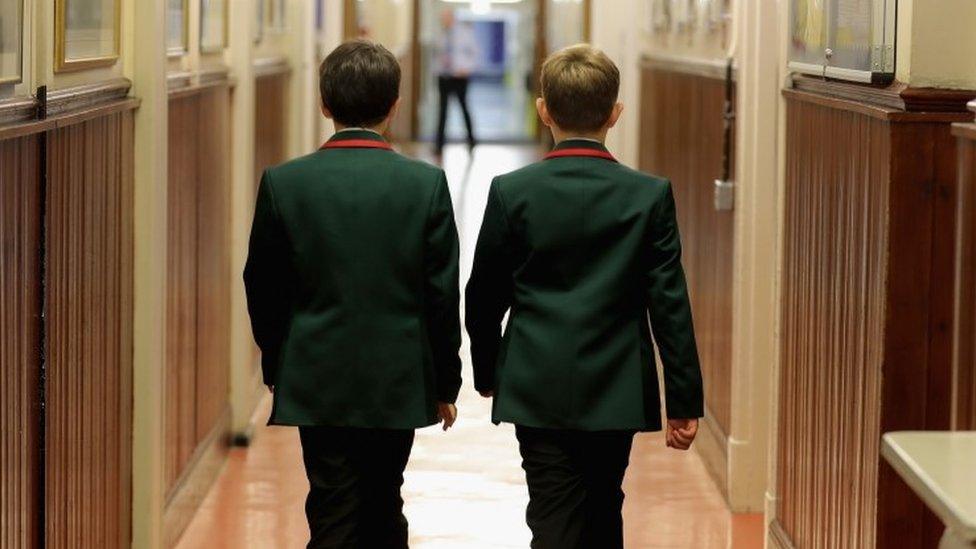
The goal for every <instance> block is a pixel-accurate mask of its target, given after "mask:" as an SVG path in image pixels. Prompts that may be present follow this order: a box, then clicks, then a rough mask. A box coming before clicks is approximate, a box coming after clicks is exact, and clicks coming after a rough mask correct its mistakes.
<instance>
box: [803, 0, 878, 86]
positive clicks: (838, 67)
mask: <svg viewBox="0 0 976 549" xmlns="http://www.w3.org/2000/svg"><path fill="white" fill-rule="evenodd" d="M896 6H897V0H790V62H789V67H790V69H791V70H794V71H797V72H802V73H806V74H814V75H817V76H825V77H829V78H839V79H842V80H853V81H856V82H871V83H885V82H890V81H891V80H893V79H894V76H895V22H896V17H897V13H896V11H897V8H896Z"/></svg>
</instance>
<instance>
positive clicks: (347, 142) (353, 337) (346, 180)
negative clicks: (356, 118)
mask: <svg viewBox="0 0 976 549" xmlns="http://www.w3.org/2000/svg"><path fill="white" fill-rule="evenodd" d="M244 283H245V288H246V291H247V304H248V312H249V313H250V317H251V326H252V329H253V332H254V339H255V340H256V341H257V343H258V346H259V347H260V348H261V354H262V356H261V363H262V369H263V373H264V382H265V383H266V384H267V385H269V386H274V406H273V411H272V414H271V419H270V420H269V423H272V424H283V425H319V426H348V427H365V428H388V429H410V428H416V427H422V426H425V425H431V424H433V423H436V422H437V413H436V403H437V401H442V402H454V401H455V399H456V398H457V394H458V390H459V388H460V385H461V373H460V371H461V363H460V359H459V357H458V349H459V347H460V339H461V335H460V332H461V328H460V318H459V313H458V306H459V290H458V239H457V229H456V228H455V224H454V214H453V209H452V206H451V197H450V193H449V190H448V186H447V180H446V178H445V176H444V172H443V171H442V170H440V169H438V168H435V167H433V166H430V165H428V164H424V163H422V162H418V161H415V160H410V159H408V158H405V157H403V156H401V155H399V154H397V153H396V152H394V151H393V150H392V148H391V147H390V146H389V144H388V143H387V142H386V141H384V140H383V138H382V137H380V136H379V135H378V134H375V133H372V132H368V131H344V132H340V133H337V134H336V135H335V136H333V137H332V139H330V140H329V141H328V142H327V143H326V144H325V145H324V146H323V148H322V149H321V150H319V151H317V152H315V153H312V154H310V155H308V156H304V157H302V158H298V159H296V160H293V161H291V162H288V163H286V164H283V165H281V166H277V167H274V168H271V169H269V170H267V171H266V172H265V173H264V176H263V177H262V179H261V185H260V188H259V190H258V196H257V204H256V207H255V213H254V224H253V226H252V229H251V239H250V247H249V250H248V258H247V265H246V267H245V269H244Z"/></svg>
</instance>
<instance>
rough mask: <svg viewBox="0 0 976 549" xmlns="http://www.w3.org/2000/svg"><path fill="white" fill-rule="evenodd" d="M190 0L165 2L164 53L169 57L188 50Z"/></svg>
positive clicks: (179, 54)
mask: <svg viewBox="0 0 976 549" xmlns="http://www.w3.org/2000/svg"><path fill="white" fill-rule="evenodd" d="M189 10H190V0H166V53H167V54H168V55H169V56H170V57H179V56H181V55H185V54H186V53H187V52H188V51H189V50H190V43H189V41H190V40H189V39H190V18H189Z"/></svg>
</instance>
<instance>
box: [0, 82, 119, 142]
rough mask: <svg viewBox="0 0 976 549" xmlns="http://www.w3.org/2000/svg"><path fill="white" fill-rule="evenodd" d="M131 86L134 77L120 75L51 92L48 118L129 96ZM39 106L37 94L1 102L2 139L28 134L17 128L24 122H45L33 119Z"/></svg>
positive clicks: (0, 132)
mask: <svg viewBox="0 0 976 549" xmlns="http://www.w3.org/2000/svg"><path fill="white" fill-rule="evenodd" d="M131 88H132V82H131V81H129V80H128V79H126V78H116V79H113V80H106V81H104V82H97V83H94V84H85V85H84V86H75V87H71V88H64V89H61V90H55V91H51V92H48V103H47V114H48V117H47V120H51V119H58V118H63V117H64V116H67V115H74V114H76V113H77V112H90V111H91V110H92V108H94V107H103V106H106V105H109V104H112V103H113V102H116V101H118V100H122V99H125V98H126V97H127V96H128V95H129V90H130V89H131ZM36 110H37V100H36V99H35V98H34V97H18V98H14V99H10V100H7V101H3V102H0V139H7V138H9V137H11V136H17V135H25V133H24V132H22V131H16V129H17V128H18V127H19V126H20V125H25V124H26V125H28V126H32V125H36V124H37V123H39V122H42V121H36V120H33V118H34V115H35V112H36ZM11 130H15V133H8V132H10V131H11ZM40 131H43V130H40ZM27 133H31V132H30V131H28V132H27Z"/></svg>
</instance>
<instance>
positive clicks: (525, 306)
mask: <svg viewBox="0 0 976 549" xmlns="http://www.w3.org/2000/svg"><path fill="white" fill-rule="evenodd" d="M506 311H510V312H509V317H508V322H507V325H506V327H505V332H504V336H503V335H502V334H501V321H502V318H503V316H504V315H505V312H506ZM465 317H466V325H467V329H468V333H469V334H470V336H471V355H472V358H473V361H474V376H475V387H476V388H477V389H478V390H479V391H482V392H484V391H488V390H494V391H495V399H494V409H493V413H492V418H493V420H494V421H495V422H500V421H505V422H511V423H516V424H520V425H525V426H530V427H544V428H559V429H578V430H612V429H635V430H658V429H660V428H661V412H660V406H661V403H660V397H659V396H658V395H659V392H658V378H657V372H656V368H655V366H654V348H653V343H652V337H651V332H650V330H649V329H648V328H649V326H648V318H649V319H650V328H651V329H652V330H653V332H654V337H653V341H655V342H656V343H657V345H658V349H659V351H660V354H661V358H662V360H663V362H664V385H665V387H664V389H665V396H666V401H667V413H668V416H670V417H671V418H675V419H677V418H695V417H700V416H701V415H702V408H703V404H702V380H701V372H700V370H699V365H698V351H697V348H696V345H695V333H694V328H693V327H692V320H691V308H690V305H689V302H688V294H687V289H686V285H685V276H684V271H683V270H682V268H681V244H680V242H679V237H678V226H677V222H676V220H675V209H674V198H673V197H672V194H671V185H670V183H669V182H668V181H666V180H664V179H659V178H656V177H652V176H649V175H645V174H643V173H640V172H637V171H634V170H631V169H629V168H626V167H624V166H622V165H620V164H618V163H617V162H616V161H615V160H613V157H612V156H610V154H609V153H608V152H607V150H606V149H605V148H604V147H603V146H602V145H600V144H598V143H596V142H593V141H587V140H575V139H574V140H567V141H564V142H562V143H560V144H559V145H557V146H556V148H555V149H554V151H553V153H550V155H549V157H547V159H546V160H543V161H542V162H539V163H536V164H532V165H530V166H528V167H525V168H523V169H520V170H518V171H515V172H512V173H509V174H507V175H503V176H500V177H497V178H495V180H494V181H492V184H491V189H490V191H489V194H488V206H487V208H486V210H485V217H484V222H483V224H482V228H481V234H480V236H479V237H478V245H477V249H476V250H475V258H474V267H473V268H472V274H471V279H470V281H469V282H468V285H467V289H466V294H465Z"/></svg>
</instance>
